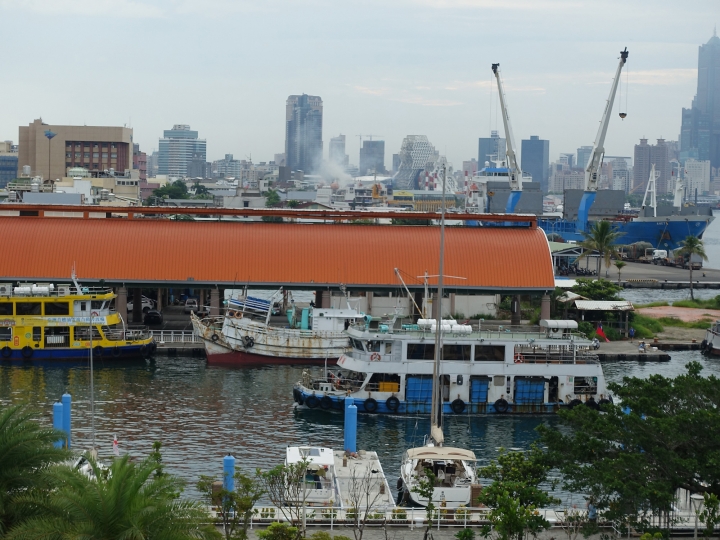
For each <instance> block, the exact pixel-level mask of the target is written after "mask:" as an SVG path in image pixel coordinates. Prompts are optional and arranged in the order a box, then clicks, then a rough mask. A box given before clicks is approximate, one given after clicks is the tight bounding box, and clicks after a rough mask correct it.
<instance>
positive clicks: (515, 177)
mask: <svg viewBox="0 0 720 540" xmlns="http://www.w3.org/2000/svg"><path fill="white" fill-rule="evenodd" d="M492 70H493V73H494V74H495V79H496V80H497V86H498V93H499V94H500V109H501V110H502V118H503V126H504V127H505V144H506V148H507V152H506V154H507V166H508V180H509V181H510V196H509V197H508V201H507V205H506V206H505V212H506V213H508V214H511V213H513V212H514V211H515V207H516V206H517V203H518V201H519V200H520V196H521V195H522V171H521V170H520V166H519V165H518V162H517V156H516V155H515V145H514V142H515V138H514V137H513V133H512V127H511V126H510V115H508V110H507V104H506V103H505V91H504V90H503V87H502V81H501V80H500V64H493V65H492ZM498 158H499V156H498Z"/></svg>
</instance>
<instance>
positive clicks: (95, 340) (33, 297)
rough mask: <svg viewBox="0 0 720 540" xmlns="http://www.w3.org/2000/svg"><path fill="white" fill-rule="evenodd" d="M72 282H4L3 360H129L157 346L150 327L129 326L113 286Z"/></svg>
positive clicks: (0, 297)
mask: <svg viewBox="0 0 720 540" xmlns="http://www.w3.org/2000/svg"><path fill="white" fill-rule="evenodd" d="M72 281H73V283H72V284H62V285H60V284H58V285H57V286H55V285H54V284H52V283H26V284H19V285H17V286H15V285H14V284H13V283H0V357H1V358H0V359H1V360H3V361H24V362H27V361H38V360H40V361H42V360H54V361H68V360H87V359H88V357H89V356H90V351H91V350H92V354H93V355H94V356H95V359H96V360H97V359H99V358H103V359H105V360H130V359H140V358H147V357H148V356H150V355H151V354H153V353H154V352H155V350H156V348H157V345H156V344H155V341H154V340H153V338H152V336H151V335H150V331H149V330H148V328H147V327H145V326H139V327H131V328H126V326H125V323H124V321H123V320H122V318H121V317H120V315H119V314H118V313H117V312H116V311H114V310H113V309H112V308H111V304H112V302H113V300H114V299H115V297H116V296H117V295H116V294H115V293H113V291H112V290H111V289H108V288H102V287H100V288H91V287H81V286H80V285H79V284H78V282H77V280H76V279H75V277H74V276H73V278H72Z"/></svg>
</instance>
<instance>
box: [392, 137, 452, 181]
mask: <svg viewBox="0 0 720 540" xmlns="http://www.w3.org/2000/svg"><path fill="white" fill-rule="evenodd" d="M398 155H399V157H400V166H399V167H398V172H397V174H396V175H395V176H394V177H393V184H392V185H393V188H395V189H422V187H420V184H419V183H418V177H419V176H420V173H421V172H423V171H424V170H425V169H426V167H429V166H432V165H433V164H434V163H435V162H436V161H437V160H438V158H439V157H440V153H439V152H438V151H437V150H435V147H434V146H433V145H432V144H430V141H429V140H428V138H427V137H426V136H425V135H408V136H407V137H405V138H404V139H403V142H402V146H401V147H400V152H399V154H398Z"/></svg>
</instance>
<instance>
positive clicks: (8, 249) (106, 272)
mask: <svg viewBox="0 0 720 540" xmlns="http://www.w3.org/2000/svg"><path fill="white" fill-rule="evenodd" d="M445 231H446V234H445V269H444V273H445V275H446V276H461V277H464V278H466V279H453V278H446V279H445V286H446V287H447V288H448V289H457V290H461V289H484V290H503V291H513V290H516V291H520V292H522V291H532V290H550V289H553V288H554V286H555V285H554V278H553V269H552V261H551V257H550V251H549V249H548V243H547V240H546V238H545V235H544V233H543V231H542V230H541V229H538V228H532V227H447V228H446V229H445ZM0 233H1V234H2V238H3V248H4V249H3V254H4V256H3V257H1V258H0V279H4V280H37V281H56V282H57V281H67V280H68V278H69V276H70V273H71V269H72V268H73V266H74V267H75V269H76V273H77V276H78V278H79V279H80V280H81V281H83V280H84V281H96V280H100V279H104V280H105V281H106V282H107V283H127V284H148V285H150V284H158V285H162V284H168V285H170V284H178V283H187V282H194V283H196V284H197V285H203V284H204V285H215V284H219V285H221V286H224V287H225V286H232V285H238V284H246V283H247V284H249V285H253V286H265V287H268V288H269V287H275V286H278V285H286V286H289V287H294V288H300V287H304V288H315V289H317V288H322V287H323V286H333V287H336V286H337V285H338V284H340V283H343V284H345V285H347V286H348V287H350V288H357V289H360V288H365V289H370V290H372V289H381V288H392V289H396V288H397V287H398V286H399V282H398V279H397V277H396V275H395V272H394V269H395V268H397V269H398V270H399V271H400V272H401V275H402V276H403V279H404V280H405V282H406V283H407V284H408V286H410V287H412V286H413V285H414V286H416V287H417V286H419V285H420V284H421V280H420V279H417V276H421V275H423V273H424V272H425V271H427V272H428V274H430V275H433V274H435V275H436V274H438V253H439V243H440V242H439V229H438V228H437V227H424V226H390V225H361V224H298V223H265V222H249V223H248V222H227V221H220V222H201V221H170V220H151V219H134V220H127V219H114V218H108V219H80V218H62V217H15V216H12V217H0ZM433 282H434V281H431V283H433Z"/></svg>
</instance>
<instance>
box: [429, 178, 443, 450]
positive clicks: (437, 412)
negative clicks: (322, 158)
mask: <svg viewBox="0 0 720 540" xmlns="http://www.w3.org/2000/svg"><path fill="white" fill-rule="evenodd" d="M442 175H443V178H442V202H441V205H440V263H439V266H438V269H439V272H438V274H439V275H438V290H437V306H436V308H435V309H436V310H437V311H436V318H435V358H434V360H435V361H434V362H433V393H432V410H431V412H430V436H431V438H432V439H433V440H434V441H435V444H437V445H438V446H442V443H443V432H442V386H441V385H440V384H439V378H440V359H441V358H442V353H441V348H442V298H443V270H444V263H445V184H446V182H445V175H446V170H445V165H443V168H442Z"/></svg>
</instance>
